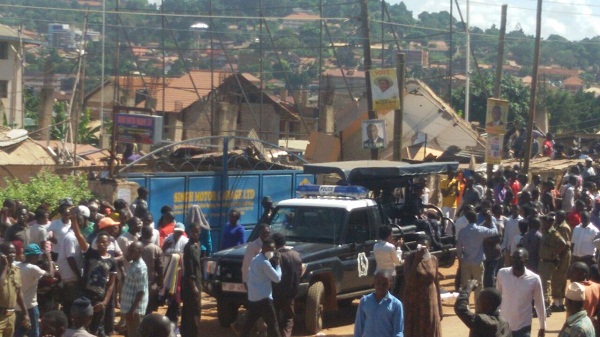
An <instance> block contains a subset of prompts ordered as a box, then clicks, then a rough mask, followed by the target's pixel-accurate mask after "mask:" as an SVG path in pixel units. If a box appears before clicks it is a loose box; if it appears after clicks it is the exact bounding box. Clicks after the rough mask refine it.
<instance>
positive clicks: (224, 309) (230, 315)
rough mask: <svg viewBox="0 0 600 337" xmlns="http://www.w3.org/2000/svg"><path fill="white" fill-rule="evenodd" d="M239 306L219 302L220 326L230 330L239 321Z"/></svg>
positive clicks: (218, 315) (218, 316)
mask: <svg viewBox="0 0 600 337" xmlns="http://www.w3.org/2000/svg"><path fill="white" fill-rule="evenodd" d="M237 313H238V305H237V304H235V303H233V302H226V301H219V300H217V318H218V319H219V325H221V326H222V327H223V328H229V327H230V326H231V324H232V323H233V322H235V320H236V319H237Z"/></svg>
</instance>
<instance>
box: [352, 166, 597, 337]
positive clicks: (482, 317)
mask: <svg viewBox="0 0 600 337" xmlns="http://www.w3.org/2000/svg"><path fill="white" fill-rule="evenodd" d="M581 159H582V160H583V162H582V163H580V164H577V165H575V166H573V167H570V168H569V169H568V171H567V172H565V173H564V175H563V176H561V177H560V178H557V177H550V178H547V179H546V180H544V179H542V177H541V176H539V175H534V176H533V177H532V179H531V181H529V179H528V177H527V175H525V174H524V173H521V172H519V167H518V166H515V167H512V168H506V169H501V170H499V171H496V172H494V175H493V177H491V179H490V182H491V185H488V184H487V181H486V179H485V178H484V177H483V176H482V175H480V174H479V173H477V172H472V171H461V172H458V173H455V172H451V173H449V174H448V176H447V177H445V178H444V179H442V180H441V181H440V182H439V186H438V190H439V192H440V194H441V206H442V207H441V210H442V212H443V215H444V216H445V217H447V218H450V219H453V220H454V225H453V226H452V225H451V224H452V223H450V222H448V224H450V225H448V226H443V225H442V222H440V221H437V220H435V217H431V216H426V215H425V214H421V215H419V214H418V211H417V212H411V215H414V216H416V217H417V218H419V217H421V218H422V219H421V220H415V222H414V223H415V224H419V223H420V222H423V223H426V224H427V226H424V227H422V229H423V232H424V233H425V235H422V236H421V237H419V242H418V245H417V249H416V251H413V253H412V254H409V255H407V256H406V258H405V261H404V266H403V268H404V275H403V277H404V280H403V283H404V286H405V289H404V293H403V294H400V293H397V292H395V291H394V290H397V288H395V287H394V284H397V283H398V280H397V279H396V275H395V268H396V267H397V266H399V265H400V264H401V260H400V259H401V253H400V252H399V250H398V247H401V246H402V244H403V242H402V241H395V240H394V239H393V237H392V235H391V234H392V231H391V228H389V227H384V228H382V229H381V231H380V236H379V239H380V241H379V242H378V243H377V244H376V245H375V247H374V249H373V251H374V254H375V258H376V260H377V266H378V268H377V271H376V273H377V274H378V275H379V274H381V275H385V276H387V279H388V281H387V285H386V286H387V288H386V289H389V290H390V292H389V293H388V294H389V295H392V294H393V295H398V297H400V298H402V301H403V303H401V304H400V305H399V306H398V305H395V304H394V305H392V304H390V305H387V306H386V307H385V308H387V309H386V310H387V311H386V314H385V315H384V314H383V313H380V311H381V310H382V308H381V307H377V308H375V307H373V306H374V304H370V302H371V301H372V299H371V298H367V297H365V298H363V299H362V300H361V302H360V306H359V311H358V313H357V317H356V325H355V336H370V335H380V336H398V335H403V336H407V337H413V336H414V337H417V336H425V337H438V336H441V324H440V321H441V319H442V318H443V313H442V310H441V301H440V297H439V293H440V289H439V279H440V274H439V272H438V270H437V265H438V264H437V260H436V258H435V256H432V255H431V254H430V253H429V248H430V246H432V245H433V244H435V243H436V238H440V237H444V236H447V235H454V236H455V238H456V248H457V255H458V261H459V266H458V271H457V273H456V279H455V291H456V292H458V294H459V296H458V298H457V301H456V305H455V311H456V313H457V315H458V317H459V318H460V319H461V320H462V321H463V322H464V323H465V324H466V325H467V326H468V327H469V328H470V329H471V333H470V336H515V337H521V336H530V335H531V324H532V319H533V318H535V317H537V319H538V320H539V327H540V330H539V331H538V336H544V335H545V328H546V318H547V317H549V316H550V315H551V314H552V313H554V312H566V313H567V320H566V322H565V325H564V327H563V329H562V330H561V332H560V334H559V336H561V337H565V336H589V337H591V336H597V335H600V320H599V318H600V310H599V309H600V307H599V305H600V275H599V273H598V265H597V261H598V258H600V256H599V255H600V253H599V252H600V250H599V249H600V231H599V229H600V192H599V191H598V186H597V185H596V182H595V175H596V173H595V169H594V167H593V160H591V159H589V158H583V157H582V158H581ZM413 191H414V193H415V195H416V196H417V197H420V200H418V202H414V201H413V202H412V203H411V202H409V204H410V205H412V204H414V205H415V207H412V208H415V209H419V208H427V206H428V205H427V203H428V201H429V199H430V197H431V196H430V195H427V193H428V192H427V191H426V189H425V188H424V187H423V186H422V185H421V184H419V183H418V184H415V185H414V186H413ZM409 197H410V196H409ZM406 200H408V199H406ZM412 208H411V209H412ZM413 213H415V214H413ZM417 228H419V226H417ZM568 281H569V282H568ZM378 283H379V284H380V285H381V284H383V283H384V282H383V281H382V280H381V279H380V278H378V279H376V281H375V289H376V290H375V292H374V293H373V294H372V296H374V297H375V301H376V302H375V303H382V302H381V301H382V300H385V299H387V298H388V297H387V296H388V295H385V292H382V290H380V293H378V290H377V289H378ZM567 285H569V287H567ZM472 292H474V298H475V306H476V308H477V310H476V312H472V311H471V310H470V309H469V296H470V295H471V293H472ZM401 295H402V296H401ZM369 308H371V309H369ZM403 308H405V309H404V310H403ZM365 310H373V311H372V312H370V313H365ZM375 310H376V311H375ZM375 312H376V315H377V316H374V315H375ZM386 315H387V316H386ZM370 317H372V318H371V319H375V320H377V318H375V317H389V320H387V321H386V322H385V323H382V322H379V323H377V325H376V326H373V327H370V326H369V323H368V322H365V321H368V320H369V318H370ZM368 329H374V330H370V331H367V332H365V331H366V330H368ZM595 331H596V332H595Z"/></svg>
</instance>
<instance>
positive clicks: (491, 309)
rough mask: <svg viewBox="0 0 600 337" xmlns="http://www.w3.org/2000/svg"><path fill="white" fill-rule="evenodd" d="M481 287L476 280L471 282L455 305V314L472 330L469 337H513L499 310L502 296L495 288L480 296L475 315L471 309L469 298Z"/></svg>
mask: <svg viewBox="0 0 600 337" xmlns="http://www.w3.org/2000/svg"><path fill="white" fill-rule="evenodd" d="M478 286H479V285H478V284H477V281H476V280H469V282H468V283H467V285H466V286H465V287H464V288H462V289H461V290H460V294H459V295H458V298H457V299H456V302H455V303H454V312H455V313H456V315H457V316H458V318H460V320H461V321H463V323H465V325H466V326H467V327H468V328H469V329H470V332H469V337H509V336H512V333H511V331H510V327H509V326H508V322H506V321H505V320H504V319H503V318H502V317H500V313H499V311H498V308H500V303H501V302H502V295H501V294H500V292H499V291H498V290H496V289H495V288H485V289H483V290H482V291H481V293H480V294H479V298H478V299H477V303H476V306H475V313H474V312H472V311H471V310H470V309H469V296H470V295H471V292H472V291H473V290H474V289H475V288H477V287H478Z"/></svg>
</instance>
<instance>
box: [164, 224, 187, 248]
mask: <svg viewBox="0 0 600 337" xmlns="http://www.w3.org/2000/svg"><path fill="white" fill-rule="evenodd" d="M188 241H189V239H188V238H187V236H186V235H185V225H184V224H182V223H181V222H178V223H176V224H175V228H174V229H173V234H170V235H169V236H167V237H166V238H165V240H164V242H163V246H162V250H163V252H164V254H165V255H171V254H182V253H183V247H185V245H186V244H187V243H188Z"/></svg>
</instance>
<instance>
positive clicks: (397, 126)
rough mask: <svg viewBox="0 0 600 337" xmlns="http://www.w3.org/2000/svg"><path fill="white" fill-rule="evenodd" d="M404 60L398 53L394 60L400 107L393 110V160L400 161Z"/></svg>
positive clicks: (404, 79) (403, 56)
mask: <svg viewBox="0 0 600 337" xmlns="http://www.w3.org/2000/svg"><path fill="white" fill-rule="evenodd" d="M405 67H406V59H405V55H404V54H403V53H398V58H397V59H396V77H397V80H398V93H399V96H398V97H399V98H400V107H399V108H398V109H396V110H394V160H395V161H402V153H401V151H402V134H403V130H402V125H403V123H404V82H406V78H405V73H406V72H405V71H404V69H405Z"/></svg>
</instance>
